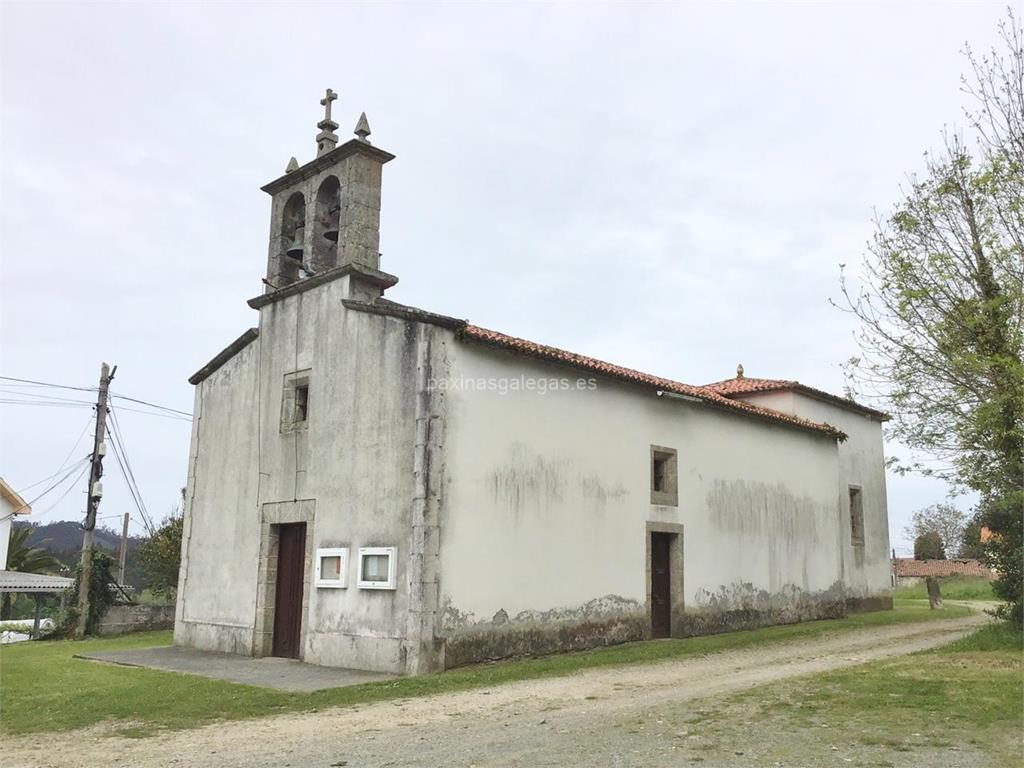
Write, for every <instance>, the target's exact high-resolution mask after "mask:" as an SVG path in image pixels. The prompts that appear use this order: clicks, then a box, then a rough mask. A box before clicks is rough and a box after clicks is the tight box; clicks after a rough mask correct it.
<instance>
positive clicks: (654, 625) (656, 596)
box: [651, 533, 672, 637]
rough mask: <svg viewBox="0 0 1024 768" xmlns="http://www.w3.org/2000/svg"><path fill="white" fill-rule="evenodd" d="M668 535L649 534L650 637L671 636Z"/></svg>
mask: <svg viewBox="0 0 1024 768" xmlns="http://www.w3.org/2000/svg"><path fill="white" fill-rule="evenodd" d="M671 542H672V534H670V533H652V534H651V636H652V637H669V636H670V635H671V634H672V600H671V597H672V594H671V593H672V579H671V576H670V572H669V550H670V545H671Z"/></svg>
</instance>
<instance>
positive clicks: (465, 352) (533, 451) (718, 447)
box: [441, 343, 842, 633]
mask: <svg viewBox="0 0 1024 768" xmlns="http://www.w3.org/2000/svg"><path fill="white" fill-rule="evenodd" d="M452 373H453V376H455V377H457V378H461V380H463V381H475V380H488V379H490V380H499V381H500V380H502V379H519V378H520V377H533V378H544V379H548V378H552V377H555V378H561V377H565V378H568V379H569V380H571V381H575V380H576V379H577V378H579V377H581V376H583V377H586V376H587V374H581V373H578V372H575V371H574V370H573V369H567V368H564V367H558V366H555V365H553V364H550V363H546V362H542V361H537V360H532V359H530V358H526V357H523V356H514V355H511V354H508V353H505V352H502V351H497V350H492V349H489V348H487V347H484V346H481V345H477V344H471V343H462V344H459V345H458V347H457V349H456V351H455V353H454V357H453V365H452ZM652 445H659V446H666V447H671V448H675V449H677V450H678V463H679V480H678V485H679V506H678V507H659V506H652V504H651V503H650V447H651V446H652ZM446 462H447V467H446V469H447V476H448V478H449V482H448V485H447V489H446V491H447V496H446V502H445V506H446V510H447V512H446V517H445V520H444V523H443V527H442V536H441V573H442V577H441V590H442V594H443V599H444V601H445V602H446V605H447V606H448V614H447V616H446V632H448V633H452V632H458V631H465V630H466V629H467V627H472V625H474V624H479V623H480V622H488V621H490V620H491V619H492V617H493V616H494V614H495V613H496V612H498V611H499V610H503V611H504V612H505V613H507V614H508V616H509V617H510V618H512V619H513V620H514V619H515V617H516V616H517V614H521V613H524V612H525V613H526V614H527V615H530V614H532V613H535V612H545V611H551V610H552V609H567V610H566V611H563V612H562V614H561V615H566V616H570V617H571V616H574V615H580V613H581V610H583V609H581V607H582V606H585V604H587V603H588V602H589V601H594V600H596V599H599V598H603V597H605V596H608V595H615V596H618V597H621V598H625V599H626V600H628V601H633V603H635V604H636V606H638V607H639V608H641V609H643V606H644V602H645V599H646V591H647V578H648V576H647V552H646V536H647V532H646V524H647V522H648V521H655V522H668V523H677V524H682V525H683V526H684V554H683V575H682V580H683V584H682V587H681V588H682V590H683V595H684V598H685V603H686V609H687V611H691V610H692V611H699V610H702V609H706V608H707V607H708V606H709V605H710V604H711V603H714V602H715V601H713V600H711V599H710V595H718V596H719V597H720V598H721V597H722V596H726V597H725V598H724V600H722V599H720V600H719V601H717V605H718V606H719V607H723V606H724V607H737V608H738V607H740V606H741V604H742V602H743V599H744V598H743V595H745V594H746V595H749V593H750V592H751V590H752V591H755V592H756V591H762V592H766V593H768V594H769V595H772V596H778V597H779V598H780V599H782V600H785V599H788V598H787V597H786V595H790V596H792V595H793V594H794V593H797V592H799V593H805V594H812V595H813V594H821V593H826V592H828V591H829V590H831V589H832V588H833V587H834V586H835V585H836V583H837V581H839V579H840V578H841V573H842V571H841V560H840V552H839V548H838V546H837V542H838V540H839V525H840V522H839V515H838V512H837V499H836V488H837V484H838V472H839V469H838V453H837V448H836V443H835V441H834V440H832V439H830V438H827V437H824V436H817V435H814V434H812V433H809V432H806V431H802V430H796V429H793V428H789V427H785V426H782V425H773V424H770V423H766V422H762V421H758V420H754V419H750V418H746V417H742V416H736V415H733V414H730V413H726V412H723V411H722V410H719V409H714V408H712V407H710V406H707V405H702V404H692V403H689V402H683V401H680V400H678V399H670V398H668V397H665V398H659V397H657V396H656V395H655V394H654V393H653V392H650V391H645V390H642V389H639V388H635V387H630V386H628V385H625V384H619V383H614V382H611V381H608V380H604V379H601V380H598V383H597V387H596V389H593V390H583V391H579V390H576V389H572V390H570V391H563V390H559V391H549V392H547V394H543V395H541V394H538V393H537V392H525V391H520V392H510V393H508V394H506V395H500V394H497V393H496V392H494V391H486V392H481V391H473V388H465V387H463V388H461V389H460V388H458V387H456V388H454V389H453V390H452V391H451V392H450V393H449V419H448V432H447V441H446ZM744 584H748V585H750V587H745V586H743V585H744ZM677 586H679V585H673V588H676V587H677ZM729 596H731V597H729ZM730 600H732V601H733V602H732V605H731V606H730V605H729V602H730Z"/></svg>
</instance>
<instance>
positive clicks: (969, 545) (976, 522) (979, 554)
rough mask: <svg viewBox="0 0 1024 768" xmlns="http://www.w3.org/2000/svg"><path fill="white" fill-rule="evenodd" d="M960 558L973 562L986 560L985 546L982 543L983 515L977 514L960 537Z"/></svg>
mask: <svg viewBox="0 0 1024 768" xmlns="http://www.w3.org/2000/svg"><path fill="white" fill-rule="evenodd" d="M959 556H960V557H967V558H971V559H972V560H984V559H985V545H984V544H983V543H982V541H981V515H980V514H975V515H974V517H972V518H971V519H970V520H968V521H967V524H966V525H965V526H964V530H963V533H962V534H961V535H960V552H959Z"/></svg>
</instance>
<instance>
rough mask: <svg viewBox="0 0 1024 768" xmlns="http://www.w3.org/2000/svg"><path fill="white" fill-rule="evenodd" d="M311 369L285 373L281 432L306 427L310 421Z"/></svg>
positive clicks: (282, 392) (282, 393)
mask: <svg viewBox="0 0 1024 768" xmlns="http://www.w3.org/2000/svg"><path fill="white" fill-rule="evenodd" d="M309 375H310V369H308V368H307V369H305V370H303V371H294V372H293V373H286V374H285V375H284V387H283V388H282V390H281V433H282V434H285V433H287V432H295V431H296V430H300V429H306V428H307V424H308V422H309Z"/></svg>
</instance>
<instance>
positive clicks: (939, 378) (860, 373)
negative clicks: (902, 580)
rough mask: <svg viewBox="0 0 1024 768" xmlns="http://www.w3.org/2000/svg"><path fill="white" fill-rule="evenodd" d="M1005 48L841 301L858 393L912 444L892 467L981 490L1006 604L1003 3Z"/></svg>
mask: <svg viewBox="0 0 1024 768" xmlns="http://www.w3.org/2000/svg"><path fill="white" fill-rule="evenodd" d="M1000 34H1001V47H1002V48H1004V49H1005V50H993V51H991V53H990V54H988V55H986V56H983V57H981V58H978V57H977V56H975V55H974V54H973V53H972V52H971V51H970V50H969V49H968V50H967V51H966V54H967V59H968V62H969V64H970V66H971V70H972V71H971V75H970V77H969V78H965V79H964V83H963V90H964V92H965V93H966V94H967V95H968V97H969V98H970V99H971V101H972V103H971V105H970V106H969V108H968V109H967V110H966V114H967V118H968V123H969V125H970V132H971V134H972V140H971V142H970V144H971V145H970V146H969V144H968V141H967V140H965V139H964V138H963V137H962V136H961V135H960V134H955V133H954V134H950V135H946V136H945V141H944V145H943V147H942V150H941V151H940V152H939V153H938V154H936V155H926V156H925V163H924V166H925V167H924V172H923V174H922V175H920V176H916V177H912V178H911V179H910V183H909V186H908V188H907V189H906V190H905V198H904V199H903V200H902V201H901V202H900V203H899V204H898V205H897V206H896V207H895V210H894V211H893V212H892V214H891V215H890V216H888V217H886V218H880V219H879V220H878V222H877V230H876V234H875V236H874V239H873V241H872V242H871V244H870V245H869V248H868V254H867V257H866V259H865V261H864V265H863V269H862V273H861V275H860V285H859V287H857V288H854V287H853V286H852V285H850V284H849V283H848V281H847V279H846V277H845V276H844V277H843V278H842V285H841V287H842V291H843V295H844V297H845V304H846V307H845V308H846V309H847V310H849V311H851V312H853V313H854V314H855V315H856V316H857V318H858V319H859V321H860V330H859V332H858V341H859V343H860V347H861V355H860V356H859V357H858V358H855V359H853V360H851V361H850V364H849V366H848V368H847V372H848V375H849V382H850V388H851V390H852V392H853V394H856V395H858V396H860V397H863V398H866V399H869V400H872V399H875V400H876V401H877V402H879V403H880V405H881V406H882V407H883V408H885V409H886V410H889V411H890V412H891V413H892V414H893V419H892V421H891V422H890V423H889V437H891V438H895V439H897V440H899V441H900V442H901V443H903V444H904V445H906V446H908V447H909V448H911V449H912V451H914V456H913V458H912V459H911V460H910V461H909V463H907V464H905V465H903V466H901V467H898V468H897V469H898V471H919V472H922V473H924V474H932V475H937V476H940V477H943V478H945V479H946V480H948V481H950V482H951V483H953V485H954V487H956V488H959V489H964V490H973V491H975V492H976V493H977V494H978V496H979V499H980V501H979V505H978V512H979V513H980V515H981V521H982V523H983V524H984V525H986V526H988V527H989V529H990V530H991V531H992V533H993V534H994V535H993V537H992V538H991V539H990V541H989V543H988V544H987V546H986V559H987V561H988V563H989V564H990V565H991V566H993V567H994V568H995V569H996V570H997V572H998V573H999V577H998V579H997V581H996V583H995V590H996V593H997V594H998V595H999V596H1000V597H1001V598H1002V599H1003V600H1005V601H1006V606H1004V613H1005V615H1007V616H1008V617H1010V618H1012V619H1014V620H1015V621H1016V622H1017V623H1018V624H1019V623H1020V622H1021V621H1022V618H1024V617H1022V613H1021V600H1022V591H1024V582H1022V576H1024V574H1022V569H1024V521H1022V508H1024V491H1022V488H1021V481H1022V478H1024V456H1022V454H1024V361H1022V335H1024V34H1022V30H1021V27H1020V26H1019V24H1018V23H1017V21H1016V19H1015V18H1014V16H1013V14H1012V12H1010V14H1009V17H1008V19H1007V20H1006V21H1005V22H1003V23H1001V24H1000Z"/></svg>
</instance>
